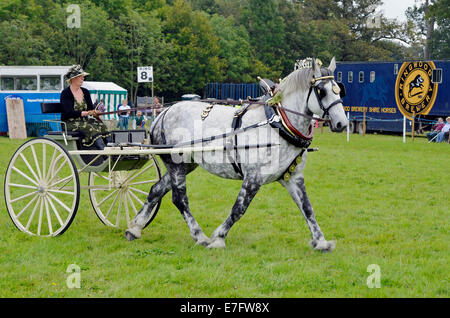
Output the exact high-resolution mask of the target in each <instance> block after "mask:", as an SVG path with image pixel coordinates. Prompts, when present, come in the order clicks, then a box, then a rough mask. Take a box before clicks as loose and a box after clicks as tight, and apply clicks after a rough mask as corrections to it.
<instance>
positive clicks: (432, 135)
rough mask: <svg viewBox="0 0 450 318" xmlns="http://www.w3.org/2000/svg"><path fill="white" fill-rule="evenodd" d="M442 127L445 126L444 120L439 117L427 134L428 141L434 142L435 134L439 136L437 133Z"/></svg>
mask: <svg viewBox="0 0 450 318" xmlns="http://www.w3.org/2000/svg"><path fill="white" fill-rule="evenodd" d="M444 125H445V123H444V119H443V118H442V117H439V118H438V121H437V124H436V125H434V127H433V131H431V132H429V133H427V138H428V141H435V139H436V138H435V137H436V136H437V134H439V132H440V131H441V130H442V128H443V127H444Z"/></svg>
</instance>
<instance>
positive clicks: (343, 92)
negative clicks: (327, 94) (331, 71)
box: [333, 82, 345, 98]
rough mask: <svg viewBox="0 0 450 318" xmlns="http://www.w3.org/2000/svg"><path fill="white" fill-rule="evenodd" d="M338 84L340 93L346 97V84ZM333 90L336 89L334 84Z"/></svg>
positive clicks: (342, 96)
mask: <svg viewBox="0 0 450 318" xmlns="http://www.w3.org/2000/svg"><path fill="white" fill-rule="evenodd" d="M337 85H338V86H339V95H340V97H341V98H344V97H345V86H344V84H343V83H341V82H338V83H337ZM333 91H334V86H333Z"/></svg>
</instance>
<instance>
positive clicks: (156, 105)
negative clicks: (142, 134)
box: [153, 97, 162, 118]
mask: <svg viewBox="0 0 450 318" xmlns="http://www.w3.org/2000/svg"><path fill="white" fill-rule="evenodd" d="M153 111H154V112H153V114H154V115H155V116H154V117H155V118H156V117H157V116H158V115H159V113H160V112H161V111H162V106H161V104H160V103H159V99H158V97H155V99H154V100H153Z"/></svg>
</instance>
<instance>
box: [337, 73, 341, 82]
mask: <svg viewBox="0 0 450 318" xmlns="http://www.w3.org/2000/svg"><path fill="white" fill-rule="evenodd" d="M337 81H338V82H342V72H338V73H337Z"/></svg>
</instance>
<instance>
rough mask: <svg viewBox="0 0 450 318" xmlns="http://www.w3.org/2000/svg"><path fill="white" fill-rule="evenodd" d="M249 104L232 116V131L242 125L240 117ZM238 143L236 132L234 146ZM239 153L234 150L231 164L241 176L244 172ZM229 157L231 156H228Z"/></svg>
mask: <svg viewBox="0 0 450 318" xmlns="http://www.w3.org/2000/svg"><path fill="white" fill-rule="evenodd" d="M249 106H250V105H247V106H244V107H242V108H240V109H238V110H237V111H236V113H235V114H234V117H233V122H232V123H231V128H232V129H233V130H232V132H235V131H236V130H237V129H239V128H241V126H242V117H243V116H244V114H245V113H246V112H247V110H248V108H249ZM237 145H238V140H237V134H235V135H234V146H235V147H236V146H237ZM238 157H239V155H238V153H237V151H236V152H235V158H234V160H232V162H231V165H232V166H233V169H234V171H235V172H236V173H237V174H238V175H239V176H240V177H243V176H244V174H243V172H242V166H241V163H240V160H239V158H238ZM230 159H231V158H230Z"/></svg>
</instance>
